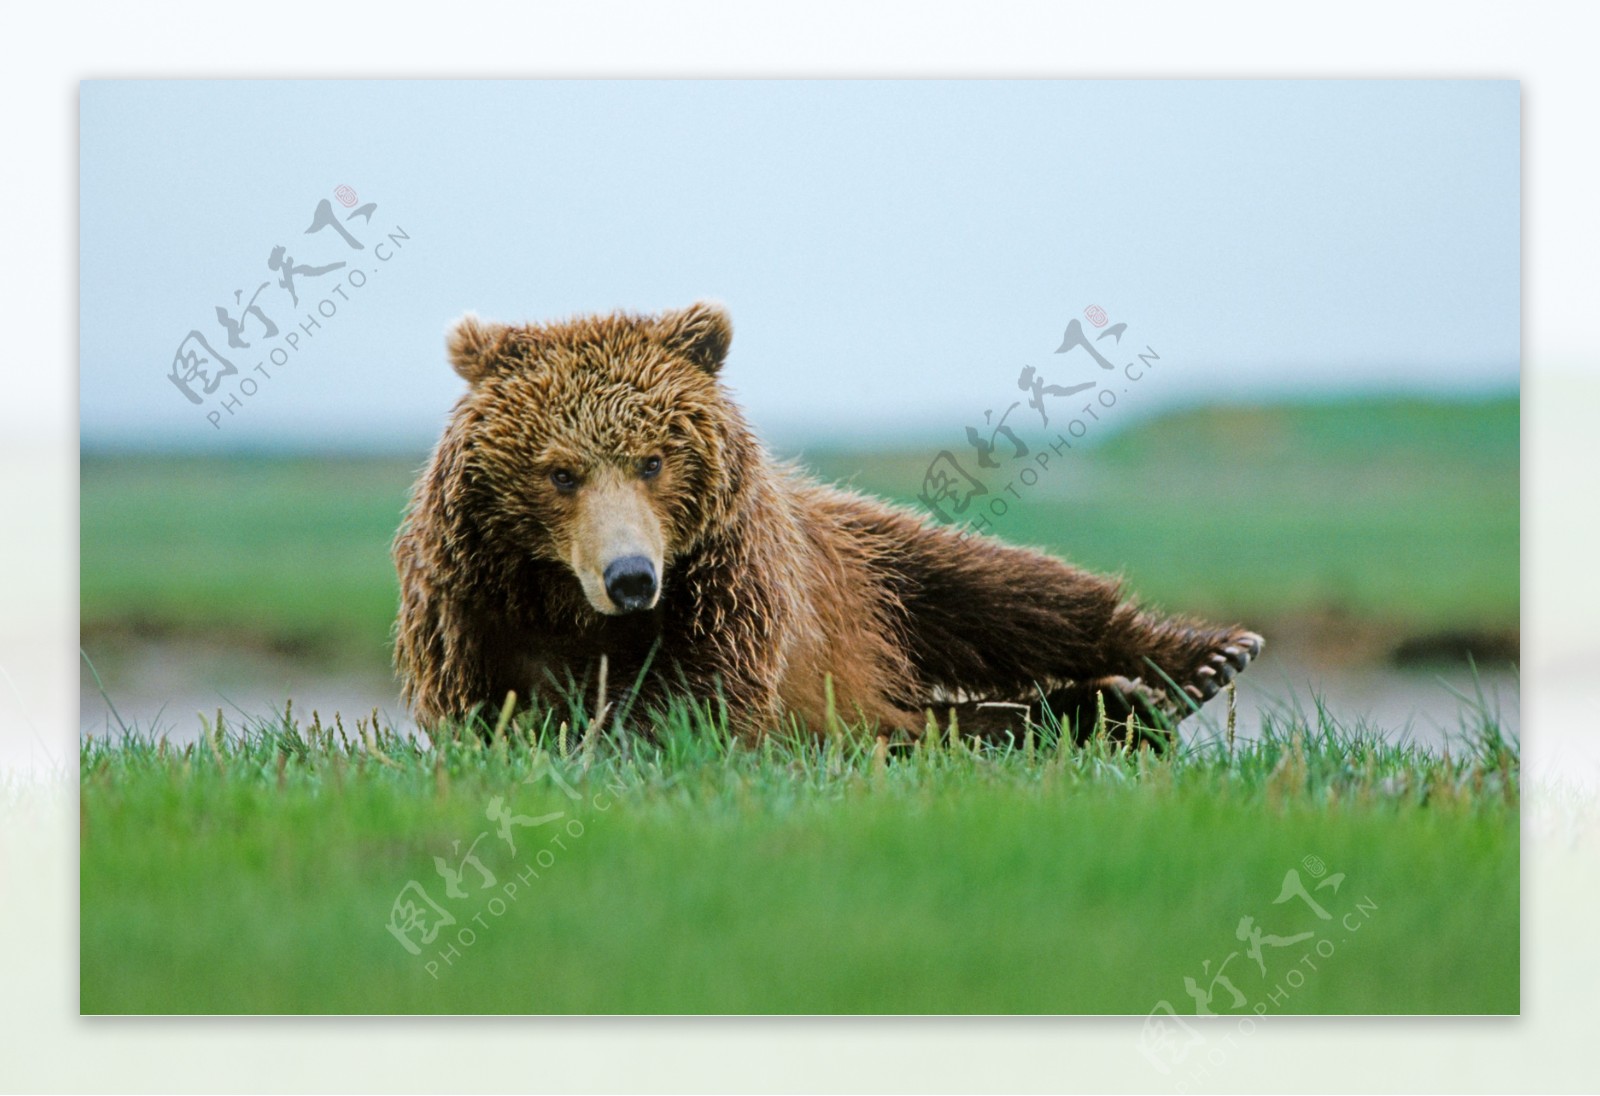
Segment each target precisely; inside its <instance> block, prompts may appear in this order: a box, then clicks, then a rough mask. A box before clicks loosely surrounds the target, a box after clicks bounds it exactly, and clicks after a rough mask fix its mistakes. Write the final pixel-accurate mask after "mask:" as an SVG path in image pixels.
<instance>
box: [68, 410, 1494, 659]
mask: <svg viewBox="0 0 1600 1096" xmlns="http://www.w3.org/2000/svg"><path fill="white" fill-rule="evenodd" d="M957 437H959V435H957ZM1518 438H1519V427H1518V404H1517V401H1516V400H1515V399H1500V400H1490V401H1484V402H1472V403H1428V402H1420V401H1410V402H1408V401H1394V400H1385V401H1376V400H1366V401H1346V402H1338V403H1329V404H1323V405H1286V406H1277V407H1256V408H1237V409H1228V408H1208V409H1202V410H1197V411H1190V412H1185V413H1182V414H1178V415H1174V416H1169V417H1167V418H1163V419H1158V420H1155V421H1152V422H1149V423H1146V424H1143V425H1141V426H1138V427H1136V428H1134V429H1132V430H1130V431H1128V432H1125V433H1123V434H1119V435H1115V436H1111V437H1109V438H1108V439H1107V440H1106V441H1105V443H1104V444H1101V445H1098V446H1096V447H1095V448H1092V449H1089V450H1084V451H1073V452H1071V453H1068V454H1066V455H1064V456H1063V457H1062V458H1060V459H1058V460H1056V461H1054V462H1053V463H1052V465H1051V466H1050V469H1049V470H1048V472H1047V473H1046V474H1045V475H1043V476H1041V477H1040V479H1039V481H1038V482H1037V483H1036V484H1035V485H1034V486H1033V487H1031V488H1028V489H1026V490H1021V489H1019V493H1021V494H1022V498H1021V499H1020V500H1017V499H1013V500H1012V506H1011V508H1010V510H1009V512H1008V513H1007V514H1006V515H1005V516H1004V517H1003V518H999V519H997V520H996V521H995V523H994V524H995V529H996V531H997V532H998V533H999V535H1001V536H1002V537H1004V538H1006V539H1008V540H1012V541H1014V542H1018V543H1030V544H1038V545H1041V546H1044V547H1047V548H1050V549H1053V550H1055V551H1057V552H1059V553H1061V554H1063V555H1064V556H1066V557H1067V558H1069V559H1072V560H1074V561H1077V562H1079V563H1082V564H1084V565H1086V566H1090V567H1093V568H1096V569H1100V570H1105V571H1122V572H1124V573H1125V574H1126V575H1127V576H1128V579H1129V581H1130V583H1131V587H1132V589H1133V590H1135V591H1136V592H1138V593H1139V594H1140V595H1141V596H1143V597H1145V598H1147V599H1149V600H1153V601H1155V602H1158V603H1161V604H1163V605H1165V606H1166V607H1167V608H1169V609H1174V610H1187V611H1191V612H1196V613H1202V614H1206V615H1215V616H1219V617H1227V618H1229V619H1246V618H1248V619H1249V620H1251V621H1252V622H1253V623H1256V624H1257V626H1258V627H1265V626H1268V625H1270V624H1271V623H1273V622H1275V621H1279V620H1282V619H1283V618H1284V617H1285V616H1288V615H1294V614H1307V613H1309V614H1322V615H1325V616H1326V615H1330V614H1332V615H1335V616H1337V615H1338V614H1346V615H1349V616H1357V617H1365V618H1370V619H1373V620H1376V621H1378V622H1380V623H1382V624H1383V625H1385V626H1387V627H1388V628H1389V629H1390V631H1392V632H1393V633H1394V634H1396V635H1403V634H1405V633H1406V632H1408V631H1411V632H1416V631H1427V630H1429V629H1445V628H1465V629H1480V630H1489V631H1501V632H1510V633H1514V632H1515V630H1516V627H1517V617H1518V568H1519V540H1518V537H1519V529H1518V509H1519V508H1518V472H1519V465H1518ZM938 448H939V444H934V443H930V444H929V445H928V446H927V447H926V448H925V449H918V450H915V451H909V452H900V453H892V452H889V453H885V452H868V451H850V452H840V451H825V452H813V453H807V454H804V456H805V459H806V461H807V462H808V463H809V464H810V465H811V466H812V467H814V468H815V469H816V470H817V471H818V472H819V473H820V474H822V475H823V476H824V477H825V478H829V479H837V480H842V481H852V482H854V483H855V484H856V485H858V486H860V487H862V488H863V489H867V490H870V491H873V492H874V493H878V494H881V495H884V496H886V497H890V498H895V499H898V500H901V501H906V502H913V501H914V500H915V497H916V495H917V493H918V491H919V490H921V484H922V476H923V473H924V471H925V470H926V468H927V466H928V463H929V461H930V460H931V459H932V457H933V456H934V454H935V453H936V452H937V451H938ZM425 456H426V455H425V453H424V452H422V451H421V450H420V449H419V451H418V452H417V453H416V454H415V455H414V456H411V457H407V458H403V459H397V458H356V457H328V458H310V457H275V458H273V457H263V456H259V455H252V456H239V457H226V456H213V455H206V456H204V457H186V458H179V457H171V456H169V457H161V456H136V455H125V454H123V455H99V456H97V455H95V454H92V453H91V454H87V455H85V457H84V459H83V462H82V495H81V511H80V513H81V523H82V528H81V544H82V555H81V591H80V592H81V606H82V623H83V628H84V633H85V640H86V644H85V645H86V647H87V649H88V650H89V652H90V654H91V656H95V657H98V654H99V652H100V650H101V648H102V642H101V641H102V640H103V639H104V638H105V637H107V636H115V635H117V634H124V635H146V636H148V635H152V634H169V635H180V636H185V635H186V636H200V637H208V638H214V637H223V638H225V639H227V640H228V641H230V642H237V641H239V640H241V639H243V640H249V641H250V642H252V643H255V644H257V645H261V646H268V647H275V648H280V649H284V650H287V651H290V652H301V653H306V654H310V655H313V656H315V657H317V658H319V659H331V660H334V661H343V662H346V663H350V664H360V665H363V666H369V667H370V666H383V665H386V663H387V657H388V656H387V636H388V631H389V627H390V625H391V623H392V621H393V617H394V607H395V603H396V593H395V583H394V574H393V570H392V568H391V566H390V563H389V559H388V545H389V541H390V539H391V538H392V536H393V534H394V530H395V527H396V525H397V524H398V523H399V520H400V515H401V510H402V508H403V506H404V504H405V498H406V493H407V490H408V488H409V486H410V484H411V481H412V479H413V478H414V476H415V473H416V469H417V468H418V467H419V466H420V465H421V464H422V463H423V462H424V460H425ZM962 458H963V460H965V462H966V463H967V464H968V465H969V466H971V465H972V463H973V462H972V461H971V460H970V458H968V457H967V456H966V454H965V453H963V454H962ZM1018 469H1020V465H1018V466H1015V467H1011V466H1007V467H1004V468H1002V469H1001V470H1000V471H999V472H996V473H993V474H990V475H991V480H992V484H991V487H992V491H993V493H995V494H997V495H998V494H1001V493H1003V491H1004V484H1005V482H1006V481H1005V479H1004V478H1003V476H1013V475H1015V474H1016V471H1017V470H1018ZM1007 497H1009V496H1007Z"/></svg>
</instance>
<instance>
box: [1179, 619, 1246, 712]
mask: <svg viewBox="0 0 1600 1096" xmlns="http://www.w3.org/2000/svg"><path fill="white" fill-rule="evenodd" d="M1265 644H1266V640H1264V639H1262V638H1261V637H1260V636H1259V635H1257V634H1256V633H1255V632H1234V633H1233V634H1231V635H1229V636H1227V637H1226V638H1225V639H1224V640H1223V641H1222V642H1221V644H1219V645H1218V646H1217V647H1216V649H1215V650H1213V651H1211V652H1210V653H1209V654H1207V655H1206V656H1205V657H1204V658H1203V659H1202V660H1201V662H1200V665H1199V666H1198V667H1196V669H1195V671H1194V673H1193V675H1192V676H1191V678H1190V680H1189V681H1187V682H1184V684H1183V691H1184V693H1185V694H1187V695H1188V697H1189V699H1190V700H1193V701H1194V702H1195V703H1196V704H1204V703H1205V702H1206V701H1208V700H1210V699H1211V698H1212V697H1214V696H1216V695H1217V693H1218V692H1220V691H1221V690H1222V687H1223V686H1224V685H1226V684H1228V683H1229V682H1230V681H1232V680H1233V679H1234V678H1235V677H1237V676H1238V675H1239V672H1240V671H1241V670H1243V669H1244V668H1245V667H1246V666H1248V665H1250V662H1251V660H1253V659H1255V658H1256V657H1257V656H1259V655H1260V654H1261V648H1262V647H1263V646H1264V645H1265Z"/></svg>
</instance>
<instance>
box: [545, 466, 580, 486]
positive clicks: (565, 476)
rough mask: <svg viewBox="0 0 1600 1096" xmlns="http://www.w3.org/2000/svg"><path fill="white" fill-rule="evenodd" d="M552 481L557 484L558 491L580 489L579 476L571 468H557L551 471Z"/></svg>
mask: <svg viewBox="0 0 1600 1096" xmlns="http://www.w3.org/2000/svg"><path fill="white" fill-rule="evenodd" d="M550 482H551V483H553V484H555V485H556V490H557V491H576V490H577V489H578V477H577V476H576V475H575V474H574V473H573V472H572V471H571V470H570V469H566V468H557V469H556V470H555V471H553V472H551V473H550Z"/></svg>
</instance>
